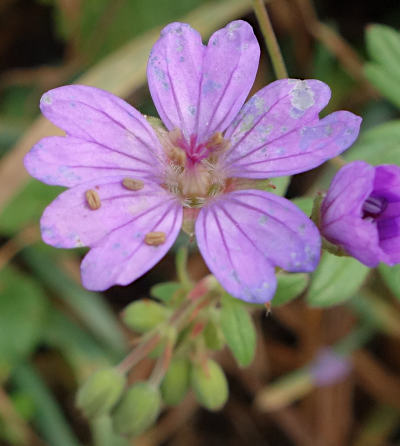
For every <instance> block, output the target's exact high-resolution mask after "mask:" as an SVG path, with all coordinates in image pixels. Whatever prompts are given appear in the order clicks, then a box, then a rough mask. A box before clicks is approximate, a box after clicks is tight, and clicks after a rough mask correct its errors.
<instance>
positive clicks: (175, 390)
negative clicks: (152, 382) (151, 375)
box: [161, 358, 190, 406]
mask: <svg viewBox="0 0 400 446" xmlns="http://www.w3.org/2000/svg"><path fill="white" fill-rule="evenodd" d="M189 377H190V363H189V361H188V360H187V359H186V358H174V359H173V360H172V361H171V363H170V365H169V368H168V371H167V373H166V374H165V376H164V379H163V382H162V383H161V394H162V397H163V400H164V402H165V404H168V405H169V406H176V405H178V404H179V403H180V402H181V401H182V400H183V398H184V396H185V395H186V392H187V390H188V388H189Z"/></svg>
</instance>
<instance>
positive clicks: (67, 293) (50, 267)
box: [21, 246, 126, 356]
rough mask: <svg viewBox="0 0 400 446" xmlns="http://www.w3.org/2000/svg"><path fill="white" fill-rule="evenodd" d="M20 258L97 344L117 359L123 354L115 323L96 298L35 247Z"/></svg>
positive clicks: (123, 341) (51, 257) (96, 296)
mask: <svg viewBox="0 0 400 446" xmlns="http://www.w3.org/2000/svg"><path fill="white" fill-rule="evenodd" d="M21 256H22V257H23V259H24V260H25V262H26V263H27V264H28V265H29V267H30V268H31V269H32V271H33V272H34V274H35V275H36V276H37V277H38V278H39V279H40V280H41V281H42V283H43V284H45V285H46V286H47V287H48V288H50V289H51V290H53V291H55V292H56V293H57V296H58V297H59V298H60V299H62V300H64V301H65V302H66V303H67V304H68V305H69V306H70V308H72V309H73V310H74V312H75V313H76V314H77V315H78V316H79V317H80V319H81V320H82V321H83V322H84V323H85V325H86V326H87V327H89V328H90V330H91V331H92V333H93V334H94V335H95V336H96V337H97V338H98V339H99V340H101V341H102V342H104V344H105V345H107V346H108V347H109V348H111V349H112V350H113V351H114V353H115V354H116V355H118V356H119V355H121V354H124V353H125V352H126V341H125V338H124V336H123V334H122V331H121V329H120V327H119V325H118V321H117V319H116V317H115V315H114V313H113V312H112V310H111V308H109V306H108V305H107V303H106V302H105V300H104V299H103V297H102V296H101V295H100V294H97V293H92V292H90V291H86V290H85V289H84V288H83V287H82V286H81V285H79V284H77V283H76V282H74V280H72V279H71V278H70V277H69V276H68V275H67V274H66V273H65V272H64V271H63V270H62V269H61V268H59V267H58V266H57V261H56V259H55V258H54V257H53V256H49V255H48V254H47V253H45V252H43V251H42V250H40V249H39V247H38V246H34V247H33V246H32V247H29V248H25V249H24V250H23V251H22V252H21Z"/></svg>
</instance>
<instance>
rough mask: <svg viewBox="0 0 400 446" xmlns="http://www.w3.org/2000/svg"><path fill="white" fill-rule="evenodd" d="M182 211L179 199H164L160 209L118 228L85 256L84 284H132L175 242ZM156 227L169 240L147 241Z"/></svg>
mask: <svg viewBox="0 0 400 446" xmlns="http://www.w3.org/2000/svg"><path fill="white" fill-rule="evenodd" d="M149 204H150V203H149ZM182 213H183V212H182V206H180V204H179V203H178V202H177V201H174V200H169V201H164V202H162V203H159V204H158V206H157V208H156V209H154V208H153V210H151V211H147V212H142V213H140V214H137V216H135V217H134V218H133V219H132V220H131V221H130V222H129V223H127V224H125V225H123V226H121V227H119V228H117V229H115V230H114V231H113V232H112V233H111V234H109V235H108V236H107V237H104V238H103V239H102V240H100V241H99V243H97V244H96V246H95V247H93V248H92V249H91V250H90V251H89V253H88V254H87V255H86V257H85V258H84V259H83V261H82V264H81V274H82V283H83V285H84V286H85V287H86V288H88V289H89V290H93V291H102V290H105V289H107V288H109V287H110V286H112V285H128V284H129V283H131V282H133V281H134V280H136V279H137V278H138V277H140V276H141V275H143V274H144V273H145V272H147V271H148V270H149V269H150V268H152V267H153V266H154V265H155V264H156V263H157V262H158V261H159V260H160V259H161V258H162V257H164V255H165V254H166V253H167V251H168V250H169V248H170V247H171V246H172V245H173V243H174V241H175V240H176V237H177V236H178V234H179V231H180V228H181V226H182ZM153 231H157V232H158V231H160V232H164V233H165V234H166V240H165V242H164V243H162V244H161V245H158V246H149V245H147V244H146V243H145V242H144V237H145V235H146V234H147V233H148V232H153Z"/></svg>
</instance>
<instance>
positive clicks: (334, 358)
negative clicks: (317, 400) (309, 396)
mask: <svg viewBox="0 0 400 446" xmlns="http://www.w3.org/2000/svg"><path fill="white" fill-rule="evenodd" d="M310 372H311V376H312V378H313V382H314V384H315V385H316V386H328V385H331V384H335V383H337V382H339V381H342V380H343V379H344V378H346V377H347V376H348V375H349V373H350V372H351V363H350V361H349V360H348V359H347V358H346V357H345V356H342V355H339V354H338V353H336V352H335V351H334V350H333V349H332V348H329V347H326V348H323V349H321V350H319V351H318V352H317V354H316V357H315V358H314V360H313V362H312V363H311V365H310Z"/></svg>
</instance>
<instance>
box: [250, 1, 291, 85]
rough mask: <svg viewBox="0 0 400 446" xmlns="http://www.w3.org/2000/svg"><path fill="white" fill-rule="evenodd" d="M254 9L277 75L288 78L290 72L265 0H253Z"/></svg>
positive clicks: (278, 77)
mask: <svg viewBox="0 0 400 446" xmlns="http://www.w3.org/2000/svg"><path fill="white" fill-rule="evenodd" d="M253 9H254V13H255V15H256V17H257V21H258V23H259V25H260V29H261V32H262V33H263V36H264V40H265V44H266V46H267V50H268V53H269V56H270V58H271V62H272V66H273V68H274V71H275V75H276V77H277V79H286V78H287V77H288V72H287V70H286V67H285V62H284V61H283V57H282V53H281V50H280V49H279V45H278V41H277V40H276V36H275V33H274V30H273V28H272V24H271V20H270V19H269V15H268V12H267V9H266V7H265V4H264V1H263V0H253Z"/></svg>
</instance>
